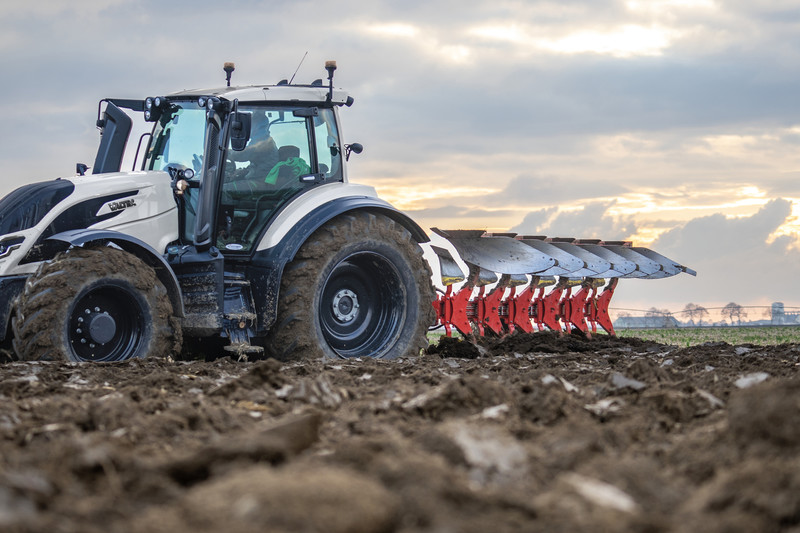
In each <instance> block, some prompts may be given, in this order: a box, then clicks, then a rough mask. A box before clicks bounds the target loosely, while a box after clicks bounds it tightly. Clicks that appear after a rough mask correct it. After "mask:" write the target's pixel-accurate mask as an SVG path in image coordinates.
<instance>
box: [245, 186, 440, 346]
mask: <svg viewBox="0 0 800 533" xmlns="http://www.w3.org/2000/svg"><path fill="white" fill-rule="evenodd" d="M358 211H366V212H369V213H374V214H380V215H384V216H386V217H389V218H391V219H393V220H394V221H396V222H397V223H398V224H400V225H402V226H403V227H405V228H406V229H407V230H408V231H409V232H410V233H411V235H412V237H413V238H414V240H416V241H417V242H419V243H422V242H428V241H429V239H428V236H427V234H426V233H425V232H424V231H423V230H422V228H421V227H420V226H419V225H418V224H417V223H416V222H414V221H413V220H411V218H410V217H409V216H408V215H406V214H405V213H402V212H400V211H398V210H397V209H395V208H394V207H392V206H391V204H389V203H388V202H385V201H383V200H381V199H379V198H375V197H369V196H351V197H344V198H337V199H335V200H332V201H330V202H328V203H326V204H323V205H321V206H318V207H315V208H314V209H313V210H311V211H309V212H308V213H305V214H304V216H303V217H301V218H300V219H299V222H298V223H297V224H295V225H294V226H292V227H291V228H290V229H289V230H288V231H287V232H286V233H285V234H284V235H283V238H281V240H280V241H279V242H278V243H277V244H275V245H274V246H271V247H269V248H265V249H259V250H258V251H256V253H255V256H254V257H253V262H252V266H250V267H249V268H250V269H252V271H251V272H249V273H248V276H247V277H248V279H250V280H251V282H252V288H253V296H254V297H255V301H256V307H257V308H258V313H259V317H258V318H259V320H258V323H259V331H258V334H259V335H265V334H266V333H267V331H268V330H269V328H271V327H272V325H273V324H274V322H275V317H276V316H277V311H278V293H279V290H280V282H281V277H282V276H283V269H284V267H285V266H286V264H287V263H288V262H289V261H291V260H292V259H294V256H295V254H296V253H297V251H298V250H299V249H300V247H301V246H302V245H303V243H305V242H306V240H307V239H308V238H309V237H310V236H311V235H312V234H313V233H314V232H315V231H316V230H317V229H319V228H320V227H321V226H322V225H324V224H325V223H326V222H328V221H329V220H331V219H332V218H334V217H336V216H339V215H342V214H345V213H355V212H358ZM259 248H260V247H259Z"/></svg>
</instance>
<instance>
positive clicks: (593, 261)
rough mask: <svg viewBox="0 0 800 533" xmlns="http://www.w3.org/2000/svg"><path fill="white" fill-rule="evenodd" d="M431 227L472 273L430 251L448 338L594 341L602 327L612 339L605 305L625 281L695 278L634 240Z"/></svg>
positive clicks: (445, 252) (438, 311) (437, 250)
mask: <svg viewBox="0 0 800 533" xmlns="http://www.w3.org/2000/svg"><path fill="white" fill-rule="evenodd" d="M432 229H433V231H434V233H436V234H437V235H439V236H440V237H443V238H444V239H446V240H447V241H448V242H450V244H452V245H453V247H454V248H455V250H456V251H457V252H458V255H459V256H460V257H461V259H462V260H463V261H464V263H465V264H466V265H467V268H468V272H467V273H465V272H464V271H463V270H462V269H461V267H460V266H459V265H458V263H457V262H456V260H455V259H454V258H453V255H452V254H451V253H450V251H449V250H447V249H446V248H442V247H439V246H431V248H432V249H433V251H434V253H436V255H437V256H438V259H439V266H440V271H441V280H442V285H443V286H444V287H445V289H444V290H443V291H440V292H441V294H439V296H438V297H437V299H436V300H435V301H434V302H433V307H434V308H435V309H436V316H437V324H436V327H437V328H438V327H444V330H445V334H446V335H447V336H448V337H450V336H451V335H452V333H453V329H454V328H455V329H456V330H457V331H458V332H460V333H461V334H462V335H465V336H472V335H476V334H477V335H486V334H494V335H505V334H509V333H514V332H515V331H522V332H524V333H533V332H534V331H537V330H538V331H542V330H544V329H545V328H547V329H550V330H553V331H557V332H559V333H570V332H581V333H583V334H584V335H586V336H589V337H590V336H591V335H592V334H593V333H597V327H598V326H600V327H601V328H602V329H603V330H605V331H606V332H607V333H608V334H609V335H612V336H613V335H615V333H614V326H613V324H612V322H611V317H610V316H609V312H608V308H609V304H610V302H611V298H612V296H613V295H614V290H615V289H616V287H617V283H618V281H619V279H620V278H638V279H658V278H666V277H669V276H674V275H676V274H680V273H682V272H684V273H687V274H690V275H692V276H694V275H696V274H697V273H696V272H695V271H694V270H692V269H690V268H687V267H685V266H683V265H680V264H678V263H676V262H675V261H673V260H671V259H669V258H667V257H664V256H663V255H661V254H659V253H657V252H654V251H653V250H650V249H648V248H642V247H636V246H633V244H632V243H631V242H630V241H601V240H599V239H572V238H547V237H543V236H530V235H517V234H515V233H485V232H483V231H482V230H447V231H445V230H440V229H438V228H432ZM498 274H499V276H498ZM462 282H464V283H463V285H462V286H461V287H460V288H458V289H455V288H454V286H455V285H456V284H458V283H462ZM548 287H552V289H550V291H549V292H546V289H547V288H548ZM601 289H602V290H601Z"/></svg>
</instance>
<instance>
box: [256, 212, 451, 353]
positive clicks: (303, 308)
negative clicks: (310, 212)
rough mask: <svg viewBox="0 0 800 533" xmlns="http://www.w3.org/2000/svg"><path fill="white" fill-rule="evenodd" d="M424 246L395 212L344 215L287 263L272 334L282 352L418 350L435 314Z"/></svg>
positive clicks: (271, 348) (272, 348) (270, 344)
mask: <svg viewBox="0 0 800 533" xmlns="http://www.w3.org/2000/svg"><path fill="white" fill-rule="evenodd" d="M433 299H434V289H433V286H432V284H431V272H430V267H429V266H428V264H427V262H426V261H425V260H424V259H423V257H422V249H421V248H420V247H419V245H418V244H417V243H416V242H415V241H414V239H413V238H412V237H411V234H410V233H409V232H408V231H407V230H406V229H405V228H404V227H402V226H401V225H400V224H397V223H396V222H395V221H393V220H392V219H390V218H388V217H385V216H382V215H375V214H370V213H366V212H359V213H354V214H346V215H342V216H339V217H337V218H335V219H333V220H331V221H330V222H328V223H327V224H325V225H324V226H322V227H321V228H320V229H318V230H317V231H316V232H315V233H314V234H313V235H312V236H311V237H309V239H308V241H306V243H305V244H303V246H302V247H301V248H300V250H299V251H298V252H297V255H296V256H295V259H294V260H293V261H292V262H291V263H289V264H288V265H286V268H285V270H284V273H283V278H282V280H281V288H280V294H279V300H278V317H277V321H276V323H275V326H274V327H273V329H272V331H271V332H270V335H269V337H268V338H267V341H266V347H267V350H268V353H269V354H270V355H271V356H273V357H276V358H278V359H283V360H287V359H297V358H319V357H327V358H348V357H375V358H381V359H393V358H395V357H400V356H406V355H417V354H418V353H419V351H420V350H421V349H422V348H424V347H425V346H427V331H428V327H429V326H430V325H432V324H433V323H434V322H435V320H436V319H435V311H434V309H433V308H432V307H431V301H433Z"/></svg>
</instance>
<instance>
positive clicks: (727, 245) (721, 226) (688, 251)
mask: <svg viewBox="0 0 800 533" xmlns="http://www.w3.org/2000/svg"><path fill="white" fill-rule="evenodd" d="M790 215H791V203H790V202H788V201H786V200H784V199H780V198H779V199H773V200H771V201H769V202H768V203H767V204H765V205H764V206H763V207H762V208H761V209H760V210H759V211H758V212H756V213H755V214H753V215H751V216H747V217H726V216H724V215H722V214H714V215H710V216H704V217H699V218H695V219H693V220H691V221H689V222H688V223H686V224H684V225H682V226H680V227H676V228H674V229H672V230H670V231H667V232H666V233H664V234H663V235H662V236H661V237H660V238H658V239H657V240H656V241H655V242H654V243H653V244H652V246H650V248H652V249H653V250H656V251H658V252H659V253H662V254H664V255H666V256H668V257H670V258H671V259H673V260H675V261H678V262H680V263H683V264H685V265H687V266H689V267H691V268H693V269H695V270H696V271H697V277H696V278H692V277H690V276H685V275H680V276H675V277H674V278H668V279H665V280H653V281H652V282H649V281H648V280H645V281H647V283H646V285H644V284H645V281H639V280H631V281H630V282H627V283H620V289H619V290H618V292H617V295H615V299H616V300H617V302H615V305H616V306H618V307H626V306H632V305H638V306H641V305H646V302H647V301H648V300H649V301H652V302H662V303H664V304H666V305H667V306H668V307H670V308H671V309H680V308H682V306H683V304H685V303H686V302H689V301H700V302H703V303H704V305H712V304H719V305H724V304H725V303H727V302H730V301H733V302H737V303H743V302H751V303H760V304H764V305H767V304H769V303H771V302H773V301H787V300H788V301H792V298H794V297H795V295H797V294H800V278H798V277H797V276H795V275H794V274H793V273H794V270H795V268H794V265H797V264H798V263H799V262H800V247H799V245H800V236H798V234H793V235H784V236H781V237H778V238H775V239H774V240H771V236H772V234H773V233H774V232H775V231H776V230H777V229H778V228H779V227H780V226H781V225H782V224H784V223H785V222H786V221H787V220H788V219H789V217H790ZM640 284H641V285H640ZM633 302H637V303H633Z"/></svg>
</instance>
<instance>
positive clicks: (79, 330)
mask: <svg viewBox="0 0 800 533" xmlns="http://www.w3.org/2000/svg"><path fill="white" fill-rule="evenodd" d="M75 333H77V334H81V333H83V331H81V328H78V329H76V330H75Z"/></svg>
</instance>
